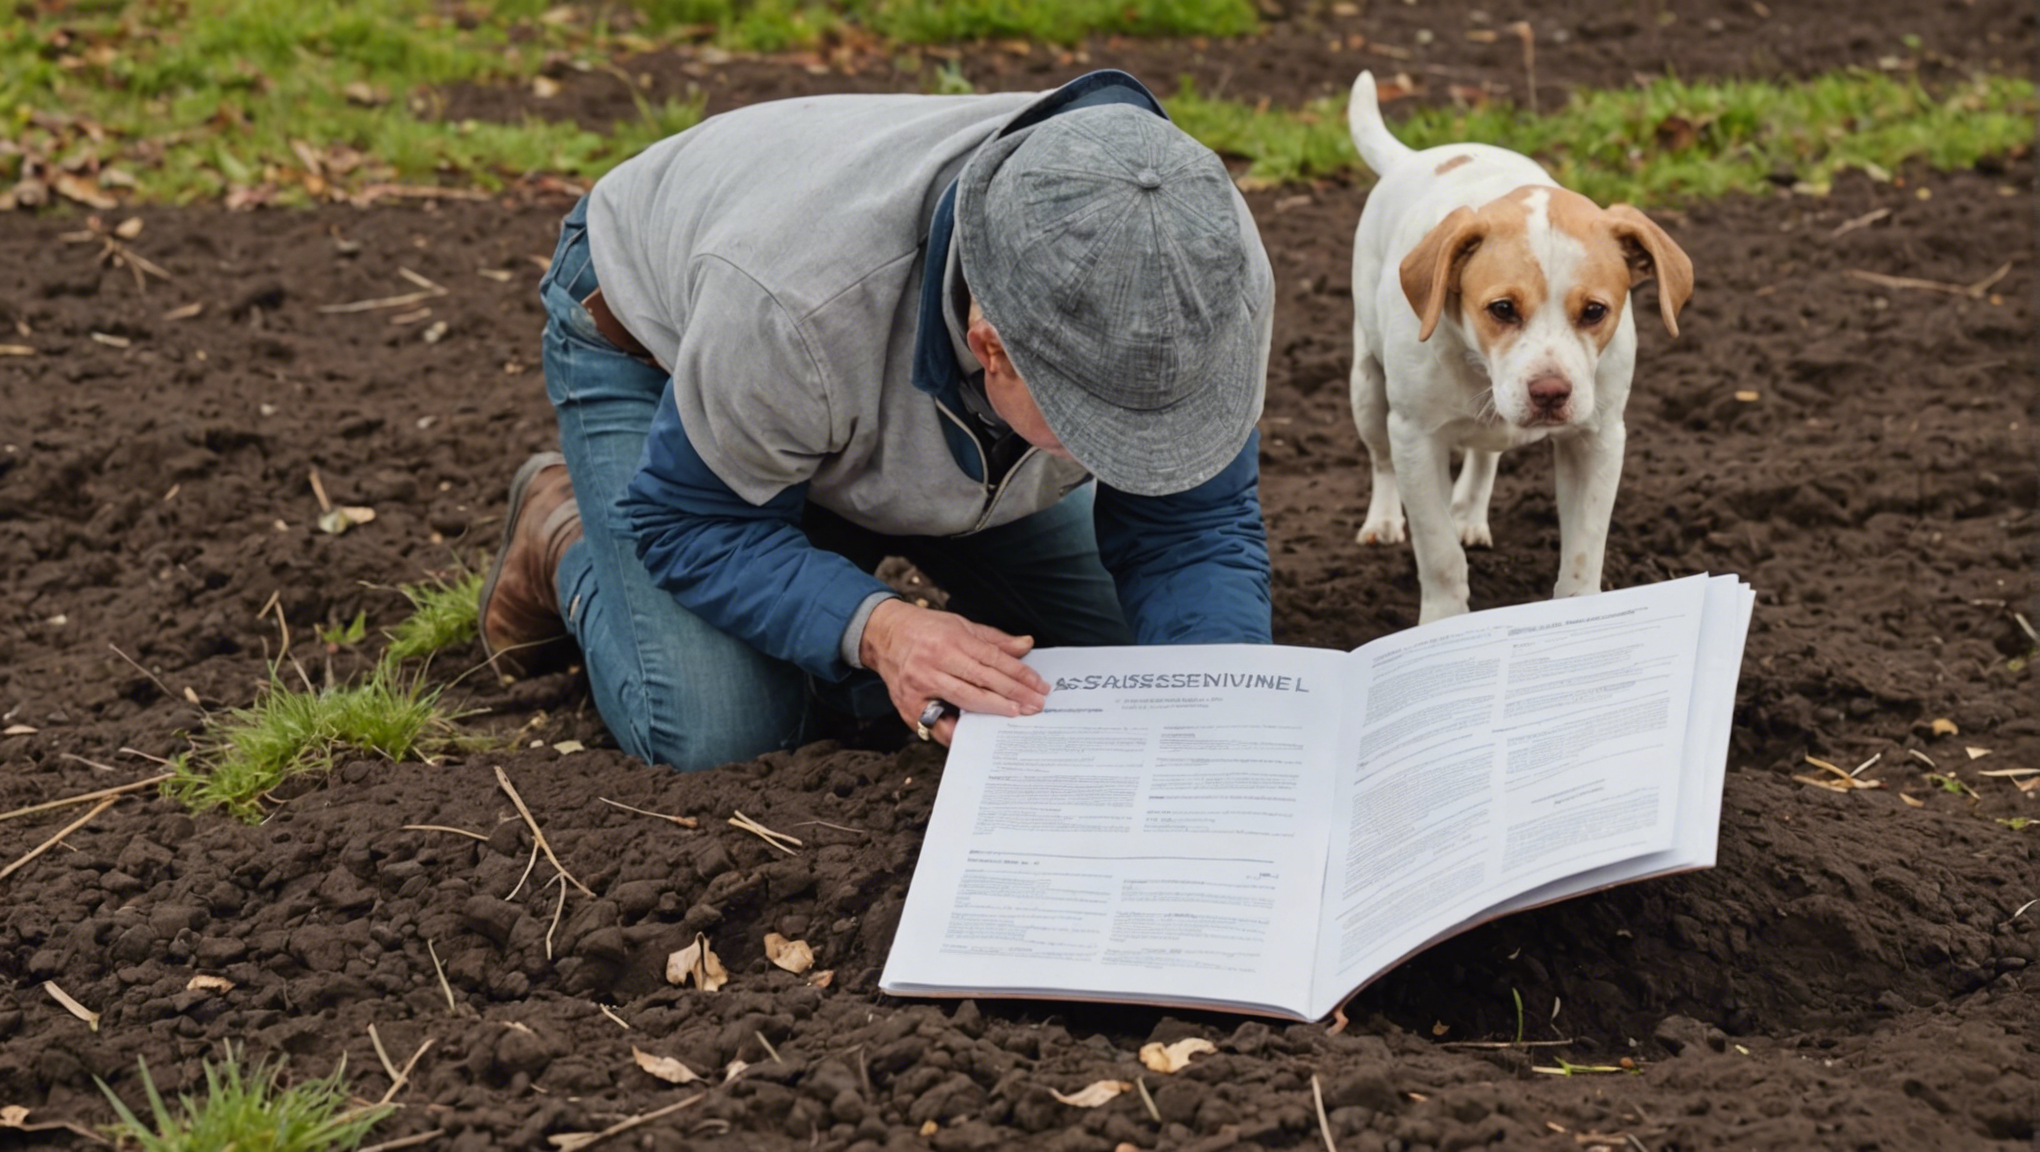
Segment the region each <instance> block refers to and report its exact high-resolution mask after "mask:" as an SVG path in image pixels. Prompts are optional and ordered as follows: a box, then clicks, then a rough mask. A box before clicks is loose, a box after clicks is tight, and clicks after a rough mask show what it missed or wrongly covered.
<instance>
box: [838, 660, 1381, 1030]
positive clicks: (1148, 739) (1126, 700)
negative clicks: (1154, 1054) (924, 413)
mask: <svg viewBox="0 0 2040 1152" xmlns="http://www.w3.org/2000/svg"><path fill="white" fill-rule="evenodd" d="M1027 662H1028V663H1029V664H1030V665H1032V666H1033V667H1034V668H1035V669H1036V670H1038V671H1039V672H1040V673H1041V674H1042V675H1043V676H1044V677H1046V678H1047V679H1048V681H1049V683H1050V684H1051V685H1053V686H1054V687H1053V690H1052V691H1051V692H1050V693H1049V697H1048V707H1047V710H1046V711H1044V712H1043V713H1041V714H1040V715H1038V716H1030V717H1024V718H1020V719H1008V718H1005V717H997V716H986V715H981V714H967V715H965V716H964V717H963V719H962V720H961V721H960V722H959V723H958V725H957V731H956V740H955V744H954V746H953V747H952V748H951V749H950V752H949V761H948V765H947V767H945V768H944V769H943V775H942V786H941V792H940V794H939V795H938V796H937V797H936V801H935V810H934V814H933V816H932V817H931V818H930V820H929V824H928V834H927V838H926V840H925V841H924V843H923V845H922V848H921V858H920V862H919V864H918V865H917V867H916V868H915V872H914V880H913V884H912V886H911V888H910V889H909V891H908V895H907V906H906V909H905V911H904V913H903V914H902V916H901V919H900V927H899V932H898V934H897V935H896V936H895V938H894V940H893V947H892V952H891V955H890V956H889V957H888V958H887V960H886V967H885V973H884V976H883V978H882V979H881V980H880V984H879V986H880V987H881V988H882V989H884V990H885V991H887V992H891V993H896V994H903V995H913V994H923V995H927V994H942V993H944V992H950V993H964V994H969V993H980V994H1001V995H1019V996H1025V995H1049V996H1058V997H1067V998H1072V999H1108V1000H1110V999H1125V1000H1140V1001H1153V1002H1163V1003H1168V1002H1175V1003H1184V1004H1200V1003H1201V1004H1209V1005H1214V1006H1243V1007H1249V1008H1253V1009H1256V1010H1261V1011H1272V1012H1276V1013H1278V1014H1283V1015H1289V1016H1296V1017H1300V1016H1301V1015H1302V1013H1303V1010H1304V1007H1305V1004H1304V1002H1305V1001H1306V1000H1307V998H1308V994H1309V990H1310V973H1311V965H1312V955H1311V950H1312V949H1311V944H1312V941H1314V940H1315V939H1316V937H1317V924H1318V919H1319V908H1318V902H1317V901H1318V892H1319V888H1320V885H1321V881H1322V877H1323V874H1324V856H1325V843H1326V839H1327V835H1328V825H1329V812H1330V801H1331V792H1332V764H1333V750H1334V747H1335V744H1336V740H1335V738H1334V737H1333V735H1332V734H1333V733H1334V732H1336V730H1337V727H1338V723H1339V713H1340V711H1341V705H1340V703H1339V690H1340V685H1339V683H1338V681H1339V677H1340V676H1341V675H1342V672H1343V670H1344V669H1345V668H1346V667H1348V666H1349V665H1350V661H1349V658H1348V656H1347V654H1345V653H1342V652H1335V651H1330V650H1322V649H1307V648H1276V647H1269V646H1265V645H1204V646H1182V647H1143V648H1088V649H1086V648H1060V649H1043V650H1041V651H1039V652H1036V653H1034V654H1032V655H1030V656H1029V657H1028V661H1027Z"/></svg>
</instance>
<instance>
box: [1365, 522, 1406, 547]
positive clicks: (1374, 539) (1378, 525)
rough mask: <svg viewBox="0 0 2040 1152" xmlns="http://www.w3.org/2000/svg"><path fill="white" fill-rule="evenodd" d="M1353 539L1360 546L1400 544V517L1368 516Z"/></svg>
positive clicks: (1401, 531) (1401, 529)
mask: <svg viewBox="0 0 2040 1152" xmlns="http://www.w3.org/2000/svg"><path fill="white" fill-rule="evenodd" d="M1353 539H1354V541H1355V542H1357V543H1360V544H1400V543H1402V542H1403V539H1404V534H1403V522H1402V517H1400V516H1398V517H1395V518H1393V519H1390V518H1387V517H1373V516H1370V517H1368V519H1367V523H1365V524H1362V525H1360V532H1359V534H1358V535H1356V536H1354V537H1353Z"/></svg>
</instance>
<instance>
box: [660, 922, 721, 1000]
mask: <svg viewBox="0 0 2040 1152" xmlns="http://www.w3.org/2000/svg"><path fill="white" fill-rule="evenodd" d="M689 980H692V981H694V986H695V987H697V988H699V989H701V990H702V991H704V992H713V991H715V990H716V989H718V988H720V987H722V986H723V985H725V984H727V983H729V982H730V973H729V970H728V969H726V968H724V967H723V964H722V960H721V959H720V958H719V957H717V956H716V954H715V951H714V949H712V948H710V947H709V946H708V937H706V936H704V935H702V934H701V933H699V932H696V933H695V934H694V943H692V944H689V945H688V946H687V947H685V948H682V949H681V950H679V951H678V952H675V953H673V954H672V955H671V956H668V957H666V982H667V983H668V984H685V983H687V982H688V981H689Z"/></svg>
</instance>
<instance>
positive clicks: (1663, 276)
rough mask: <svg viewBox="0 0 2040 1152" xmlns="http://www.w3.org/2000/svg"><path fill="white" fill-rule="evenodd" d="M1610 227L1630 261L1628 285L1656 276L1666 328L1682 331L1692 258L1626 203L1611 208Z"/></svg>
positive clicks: (1689, 293)
mask: <svg viewBox="0 0 2040 1152" xmlns="http://www.w3.org/2000/svg"><path fill="white" fill-rule="evenodd" d="M1607 216H1608V226H1609V228H1610V229H1612V230H1613V231H1614V233H1615V242H1616V243H1618V244H1620V245H1622V256H1623V258H1624V259H1625V260H1627V261H1628V262H1629V286H1630V287H1631V288H1634V287H1636V286H1637V285H1638V284H1641V283H1643V282H1644V281H1645V280H1648V279H1650V278H1651V277H1652V276H1653V275H1655V276H1656V277H1657V282H1658V290H1657V298H1658V314H1659V315H1661V316H1663V317H1664V321H1665V330H1666V331H1667V332H1670V333H1671V334H1672V335H1674V336H1677V335H1678V334H1679V309H1681V308H1684V307H1685V306H1686V301H1688V300H1690V299H1692V298H1693V261H1692V260H1691V259H1690V258H1688V257H1687V255H1686V250H1685V249H1683V248H1681V247H1679V245H1678V244H1677V243H1676V242H1675V241H1673V239H1672V238H1671V237H1670V236H1668V235H1666V234H1665V230H1664V229H1662V228H1660V227H1658V226H1657V224H1656V223H1654V222H1653V221H1652V220H1651V218H1650V217H1648V216H1645V215H1644V214H1643V213H1642V212H1640V211H1638V210H1637V209H1635V208H1633V207H1631V206H1630V205H1627V204H1613V205H1610V206H1609V208H1608V213H1607Z"/></svg>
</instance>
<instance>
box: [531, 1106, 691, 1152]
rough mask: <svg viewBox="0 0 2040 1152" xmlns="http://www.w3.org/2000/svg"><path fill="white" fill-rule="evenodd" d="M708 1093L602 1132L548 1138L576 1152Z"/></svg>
mask: <svg viewBox="0 0 2040 1152" xmlns="http://www.w3.org/2000/svg"><path fill="white" fill-rule="evenodd" d="M707 1095H708V1093H706V1092H697V1093H695V1094H694V1095H692V1096H689V1097H688V1098H687V1099H685V1100H680V1101H676V1102H675V1103H672V1104H668V1105H666V1106H665V1107H664V1108H658V1109H654V1110H653V1111H650V1112H644V1113H640V1114H638V1115H636V1116H632V1117H630V1118H628V1119H624V1120H618V1121H617V1122H616V1123H614V1124H611V1125H610V1126H609V1127H607V1128H604V1129H603V1130H602V1131H600V1132H562V1133H560V1134H559V1135H557V1136H548V1137H547V1138H546V1139H548V1140H551V1141H552V1143H553V1147H555V1148H557V1149H559V1152H575V1150H576V1149H580V1148H586V1147H587V1146H589V1145H590V1144H593V1143H595V1142H596V1141H598V1140H605V1139H608V1138H609V1137H611V1136H614V1135H616V1134H617V1133H619V1132H628V1131H630V1130H631V1129H633V1128H636V1127H637V1126H639V1125H640V1124H649V1123H651V1122H652V1121H654V1120H657V1119H658V1118H659V1117H661V1116H667V1115H671V1114H672V1113H674V1112H678V1111H679V1110H681V1109H682V1108H685V1107H687V1106H688V1105H690V1104H696V1103H699V1102H700V1101H701V1099H702V1098H703V1097H705V1096H707Z"/></svg>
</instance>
